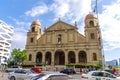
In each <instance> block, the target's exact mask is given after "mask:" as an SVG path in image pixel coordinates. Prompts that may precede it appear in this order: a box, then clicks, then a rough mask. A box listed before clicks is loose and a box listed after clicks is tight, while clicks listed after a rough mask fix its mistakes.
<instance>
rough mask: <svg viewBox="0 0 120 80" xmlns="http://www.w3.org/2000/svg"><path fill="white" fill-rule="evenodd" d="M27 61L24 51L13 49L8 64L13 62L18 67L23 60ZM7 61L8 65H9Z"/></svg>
mask: <svg viewBox="0 0 120 80" xmlns="http://www.w3.org/2000/svg"><path fill="white" fill-rule="evenodd" d="M26 59H27V54H26V50H20V49H19V48H18V49H17V48H14V49H13V50H12V53H11V57H10V59H9V61H10V62H13V63H14V65H18V64H20V63H23V61H24V60H26ZM9 61H8V63H9Z"/></svg>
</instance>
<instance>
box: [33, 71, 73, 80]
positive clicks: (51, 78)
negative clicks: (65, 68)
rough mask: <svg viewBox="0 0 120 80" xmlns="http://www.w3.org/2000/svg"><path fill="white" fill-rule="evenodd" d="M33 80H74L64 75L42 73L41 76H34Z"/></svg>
mask: <svg viewBox="0 0 120 80" xmlns="http://www.w3.org/2000/svg"><path fill="white" fill-rule="evenodd" d="M31 80H74V79H73V78H72V77H70V76H69V75H67V74H63V73H57V72H56V73H42V74H40V75H37V76H34V77H33V78H31Z"/></svg>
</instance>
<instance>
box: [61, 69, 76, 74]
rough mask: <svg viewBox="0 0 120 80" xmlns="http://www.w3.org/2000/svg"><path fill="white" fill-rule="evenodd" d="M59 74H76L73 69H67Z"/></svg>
mask: <svg viewBox="0 0 120 80" xmlns="http://www.w3.org/2000/svg"><path fill="white" fill-rule="evenodd" d="M60 73H65V74H76V72H75V70H74V69H73V68H67V69H63V70H61V71H60Z"/></svg>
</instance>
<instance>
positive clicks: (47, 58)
mask: <svg viewBox="0 0 120 80" xmlns="http://www.w3.org/2000/svg"><path fill="white" fill-rule="evenodd" d="M45 64H46V65H51V53H50V52H47V53H46V55H45Z"/></svg>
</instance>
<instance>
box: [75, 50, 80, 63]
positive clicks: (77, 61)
mask: <svg viewBox="0 0 120 80" xmlns="http://www.w3.org/2000/svg"><path fill="white" fill-rule="evenodd" d="M78 54H79V52H78V51H75V59H76V60H75V61H76V64H78V63H79V56H78Z"/></svg>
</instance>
